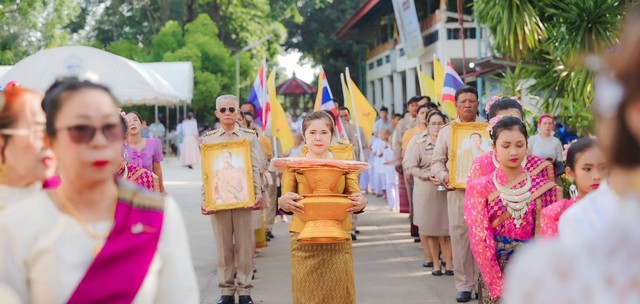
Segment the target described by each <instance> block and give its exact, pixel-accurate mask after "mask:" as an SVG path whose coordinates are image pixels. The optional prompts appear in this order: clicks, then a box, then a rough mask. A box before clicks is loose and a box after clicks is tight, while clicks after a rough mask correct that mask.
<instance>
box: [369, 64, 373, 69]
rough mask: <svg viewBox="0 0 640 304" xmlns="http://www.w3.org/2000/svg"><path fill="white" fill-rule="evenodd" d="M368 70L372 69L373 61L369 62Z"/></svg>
mask: <svg viewBox="0 0 640 304" xmlns="http://www.w3.org/2000/svg"><path fill="white" fill-rule="evenodd" d="M369 70H373V62H369Z"/></svg>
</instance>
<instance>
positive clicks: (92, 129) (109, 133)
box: [59, 123, 124, 144]
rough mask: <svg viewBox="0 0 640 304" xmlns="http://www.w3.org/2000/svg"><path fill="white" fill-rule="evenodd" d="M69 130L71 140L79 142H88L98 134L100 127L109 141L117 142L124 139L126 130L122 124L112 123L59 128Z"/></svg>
mask: <svg viewBox="0 0 640 304" xmlns="http://www.w3.org/2000/svg"><path fill="white" fill-rule="evenodd" d="M60 129H62V130H67V132H68V133H69V137H70V138H71V141H73V142H74V143H77V144H88V143H90V142H91V141H92V140H93V138H94V137H95V136H96V133H97V131H98V129H100V132H102V135H103V136H104V137H105V138H106V139H107V140H108V141H109V142H117V141H121V140H123V139H124V130H123V129H122V124H119V123H111V124H106V125H103V126H100V127H96V126H92V125H75V126H70V127H63V128H59V130H60Z"/></svg>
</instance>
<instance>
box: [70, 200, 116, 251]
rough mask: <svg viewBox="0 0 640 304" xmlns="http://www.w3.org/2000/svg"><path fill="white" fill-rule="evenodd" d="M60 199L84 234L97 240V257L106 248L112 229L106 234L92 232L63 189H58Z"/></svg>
mask: <svg viewBox="0 0 640 304" xmlns="http://www.w3.org/2000/svg"><path fill="white" fill-rule="evenodd" d="M117 197H118V195H117V193H116V204H114V205H113V211H112V212H111V214H113V217H112V218H114V217H115V210H116V205H117V200H118V199H117ZM58 199H60V202H61V203H62V205H63V206H64V209H65V210H66V211H67V213H68V214H69V215H71V217H73V218H74V219H75V220H76V221H77V222H78V223H79V224H80V226H81V227H82V230H84V232H85V233H86V234H87V235H89V237H90V238H92V239H94V240H96V244H95V245H94V246H93V257H96V256H97V255H98V253H100V251H101V250H102V247H104V243H105V241H106V239H107V237H108V236H109V233H111V229H109V231H107V232H106V233H96V232H94V231H91V229H89V225H88V224H87V222H85V220H84V219H83V218H82V217H81V216H80V213H79V212H78V210H76V208H75V207H73V205H72V204H71V202H70V201H69V199H68V198H67V197H66V196H65V195H64V193H62V190H61V189H58Z"/></svg>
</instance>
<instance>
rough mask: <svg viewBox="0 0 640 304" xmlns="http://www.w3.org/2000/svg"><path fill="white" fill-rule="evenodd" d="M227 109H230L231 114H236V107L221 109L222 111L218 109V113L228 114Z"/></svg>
mask: <svg viewBox="0 0 640 304" xmlns="http://www.w3.org/2000/svg"><path fill="white" fill-rule="evenodd" d="M227 109H229V113H235V112H236V108H234V107H228V108H220V109H218V112H220V114H224V113H226V112H227Z"/></svg>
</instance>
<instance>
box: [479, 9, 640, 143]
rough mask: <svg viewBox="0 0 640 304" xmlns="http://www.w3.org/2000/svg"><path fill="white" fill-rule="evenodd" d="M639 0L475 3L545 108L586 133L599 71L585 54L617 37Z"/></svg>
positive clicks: (494, 37)
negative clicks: (531, 82)
mask: <svg viewBox="0 0 640 304" xmlns="http://www.w3.org/2000/svg"><path fill="white" fill-rule="evenodd" d="M498 2H499V3H500V5H498ZM633 2H637V1H624V0H565V1H548V0H542V1H534V0H508V1H497V0H478V1H476V2H475V6H474V8H475V15H476V18H477V19H478V21H479V22H481V23H483V24H486V25H487V26H488V27H489V29H490V32H491V33H492V40H493V47H494V50H496V51H497V52H498V53H499V54H501V55H502V56H504V57H506V58H507V59H511V60H515V61H517V62H518V64H519V66H518V69H519V72H518V74H519V76H520V77H522V78H521V79H534V80H535V81H536V82H535V84H534V85H533V86H532V87H531V88H530V91H531V93H532V94H534V95H537V96H538V97H539V98H540V99H541V100H542V101H543V102H542V110H543V111H545V112H547V113H553V114H556V115H557V116H559V117H560V118H561V119H562V120H564V121H567V122H568V123H569V124H571V125H573V126H575V127H576V128H577V129H578V130H580V131H582V132H583V133H586V132H589V131H590V130H592V129H593V118H592V115H590V105H591V101H592V100H593V97H594V92H593V79H594V72H593V71H591V70H589V69H587V67H586V66H585V65H584V62H585V58H586V57H587V56H588V55H589V54H596V55H602V54H603V53H604V52H605V51H606V50H608V49H610V48H611V47H613V46H614V45H615V44H616V43H617V40H616V37H617V33H618V29H619V24H620V20H621V18H622V17H623V15H624V13H625V11H626V10H627V9H628V8H629V6H630V5H631V4H632V3H633ZM519 11H520V12H519ZM510 81H511V80H510V79H507V78H505V81H504V82H503V84H507V85H508V83H509V82H510Z"/></svg>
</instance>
